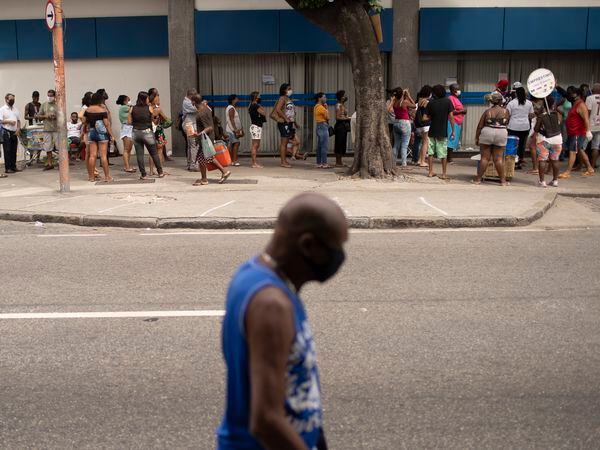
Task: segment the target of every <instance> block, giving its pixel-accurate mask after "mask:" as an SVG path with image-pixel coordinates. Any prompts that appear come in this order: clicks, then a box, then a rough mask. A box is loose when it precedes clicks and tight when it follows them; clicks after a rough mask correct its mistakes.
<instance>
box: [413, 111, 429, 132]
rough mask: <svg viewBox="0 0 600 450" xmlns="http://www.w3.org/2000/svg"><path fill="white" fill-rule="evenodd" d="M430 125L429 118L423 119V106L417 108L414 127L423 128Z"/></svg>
mask: <svg viewBox="0 0 600 450" xmlns="http://www.w3.org/2000/svg"><path fill="white" fill-rule="evenodd" d="M430 125H431V120H430V119H429V118H428V119H425V108H417V112H416V113H415V127H417V128H423V127H428V126H430Z"/></svg>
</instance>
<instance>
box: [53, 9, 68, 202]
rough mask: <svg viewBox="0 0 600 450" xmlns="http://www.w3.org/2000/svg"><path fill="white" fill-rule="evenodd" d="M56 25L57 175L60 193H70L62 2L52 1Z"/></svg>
mask: <svg viewBox="0 0 600 450" xmlns="http://www.w3.org/2000/svg"><path fill="white" fill-rule="evenodd" d="M54 6H55V11H56V25H55V26H54V29H53V30H52V52H53V57H54V82H55V84H56V101H57V103H58V121H57V124H58V173H59V179H60V192H61V193H66V192H70V191H71V185H70V181H69V152H68V150H67V125H66V120H65V119H66V110H67V102H66V95H65V94H66V93H65V53H64V45H63V42H64V40H63V31H64V28H63V10H62V0H54Z"/></svg>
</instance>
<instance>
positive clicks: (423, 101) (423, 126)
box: [414, 84, 433, 167]
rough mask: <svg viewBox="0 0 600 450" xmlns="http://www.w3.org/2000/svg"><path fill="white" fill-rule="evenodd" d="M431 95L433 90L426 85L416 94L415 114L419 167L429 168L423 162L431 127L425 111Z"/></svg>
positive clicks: (416, 148) (416, 149)
mask: <svg viewBox="0 0 600 450" xmlns="http://www.w3.org/2000/svg"><path fill="white" fill-rule="evenodd" d="M432 93H433V88H432V87H431V86H429V85H428V84H426V85H425V86H423V87H422V88H421V90H420V91H419V93H418V94H417V111H416V113H415V134H416V139H415V150H414V151H416V152H417V153H418V162H417V165H418V166H419V167H429V164H427V162H426V161H425V158H426V157H427V149H428V148H429V127H430V126H431V120H429V119H427V118H426V117H425V115H426V114H425V111H426V110H427V104H428V103H429V99H430V98H431V94H432Z"/></svg>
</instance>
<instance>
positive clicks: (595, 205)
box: [575, 197, 600, 213]
mask: <svg viewBox="0 0 600 450" xmlns="http://www.w3.org/2000/svg"><path fill="white" fill-rule="evenodd" d="M575 201H576V202H577V203H581V204H582V205H584V206H586V207H587V208H589V209H591V210H592V211H594V212H597V213H600V198H585V197H577V198H575Z"/></svg>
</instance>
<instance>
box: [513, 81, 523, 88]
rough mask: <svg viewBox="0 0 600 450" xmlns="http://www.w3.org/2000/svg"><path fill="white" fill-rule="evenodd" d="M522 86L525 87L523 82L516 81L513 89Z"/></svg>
mask: <svg viewBox="0 0 600 450" xmlns="http://www.w3.org/2000/svg"><path fill="white" fill-rule="evenodd" d="M522 87H523V85H522V84H521V82H520V81H515V82H514V83H513V89H519V88H522Z"/></svg>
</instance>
